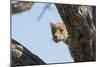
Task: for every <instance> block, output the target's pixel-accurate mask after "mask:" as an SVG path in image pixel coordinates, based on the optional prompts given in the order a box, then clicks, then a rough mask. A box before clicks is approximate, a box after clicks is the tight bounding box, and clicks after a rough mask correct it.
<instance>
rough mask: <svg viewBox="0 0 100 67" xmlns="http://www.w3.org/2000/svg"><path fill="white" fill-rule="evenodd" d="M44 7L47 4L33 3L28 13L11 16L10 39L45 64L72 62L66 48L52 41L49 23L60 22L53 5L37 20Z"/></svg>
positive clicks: (62, 44) (61, 43)
mask: <svg viewBox="0 0 100 67" xmlns="http://www.w3.org/2000/svg"><path fill="white" fill-rule="evenodd" d="M45 5H47V3H35V4H34V5H33V6H32V8H31V9H30V10H29V11H25V12H23V13H19V14H16V15H13V16H12V38H14V39H15V40H17V41H18V42H20V43H21V44H23V45H24V46H25V47H26V48H28V49H29V50H30V51H31V52H33V53H34V54H36V55H38V56H39V57H40V58H41V59H43V60H44V61H45V62H46V63H63V62H73V60H72V58H71V56H70V53H69V50H68V46H67V45H65V44H64V43H63V42H59V43H55V42H54V41H53V40H52V34H51V30H50V22H52V23H57V22H60V21H62V20H61V17H60V15H59V13H58V11H57V9H56V7H55V5H54V4H50V5H49V8H47V9H46V10H45V13H44V14H43V16H42V17H41V19H40V20H39V19H38V18H39V16H40V14H41V12H42V10H43V8H44V7H45Z"/></svg>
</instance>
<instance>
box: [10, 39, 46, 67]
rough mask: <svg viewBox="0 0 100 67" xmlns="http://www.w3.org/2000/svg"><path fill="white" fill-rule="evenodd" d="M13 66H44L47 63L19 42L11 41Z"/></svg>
mask: <svg viewBox="0 0 100 67" xmlns="http://www.w3.org/2000/svg"><path fill="white" fill-rule="evenodd" d="M11 43H12V44H11V60H12V61H11V66H12V67H15V66H27V65H43V64H45V62H44V61H43V60H42V59H40V58H39V57H38V56H37V55H35V54H33V53H31V52H30V51H29V50H28V49H27V48H25V47H24V46H22V45H21V44H20V43H18V42H17V41H15V40H13V39H12V41H11Z"/></svg>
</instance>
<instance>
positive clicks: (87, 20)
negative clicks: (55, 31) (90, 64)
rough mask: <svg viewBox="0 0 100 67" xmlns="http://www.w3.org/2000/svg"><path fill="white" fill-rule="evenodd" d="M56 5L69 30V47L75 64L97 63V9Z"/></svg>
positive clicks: (93, 7)
mask: <svg viewBox="0 0 100 67" xmlns="http://www.w3.org/2000/svg"><path fill="white" fill-rule="evenodd" d="M55 5H56V7H57V9H58V12H59V13H60V16H61V18H62V20H63V22H64V24H65V26H66V28H67V30H68V34H69V40H68V42H69V45H68V46H69V50H70V52H71V55H72V57H73V59H74V62H84V61H95V60H96V58H95V57H96V54H95V53H96V25H95V23H96V21H95V19H96V17H95V14H96V13H95V12H96V10H95V9H96V7H95V6H86V5H84V6H81V5H67V4H55ZM66 43H67V42H66Z"/></svg>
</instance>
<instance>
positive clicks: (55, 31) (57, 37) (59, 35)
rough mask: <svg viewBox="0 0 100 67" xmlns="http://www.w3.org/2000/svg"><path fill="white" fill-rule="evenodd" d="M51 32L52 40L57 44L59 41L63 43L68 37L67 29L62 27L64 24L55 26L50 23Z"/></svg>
mask: <svg viewBox="0 0 100 67" xmlns="http://www.w3.org/2000/svg"><path fill="white" fill-rule="evenodd" d="M50 26H51V32H52V36H53V40H54V41H55V42H56V43H58V42H60V41H65V40H66V39H67V37H68V32H67V29H66V27H65V25H64V23H62V22H59V23H56V24H53V23H51V24H50Z"/></svg>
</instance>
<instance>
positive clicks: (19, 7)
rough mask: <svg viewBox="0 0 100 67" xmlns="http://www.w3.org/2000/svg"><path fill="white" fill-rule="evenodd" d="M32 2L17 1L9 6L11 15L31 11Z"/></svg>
mask: <svg viewBox="0 0 100 67" xmlns="http://www.w3.org/2000/svg"><path fill="white" fill-rule="evenodd" d="M32 5H33V2H30V1H18V2H15V3H12V4H11V10H12V14H15V13H21V12H24V11H27V10H29V9H31V7H32Z"/></svg>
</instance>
